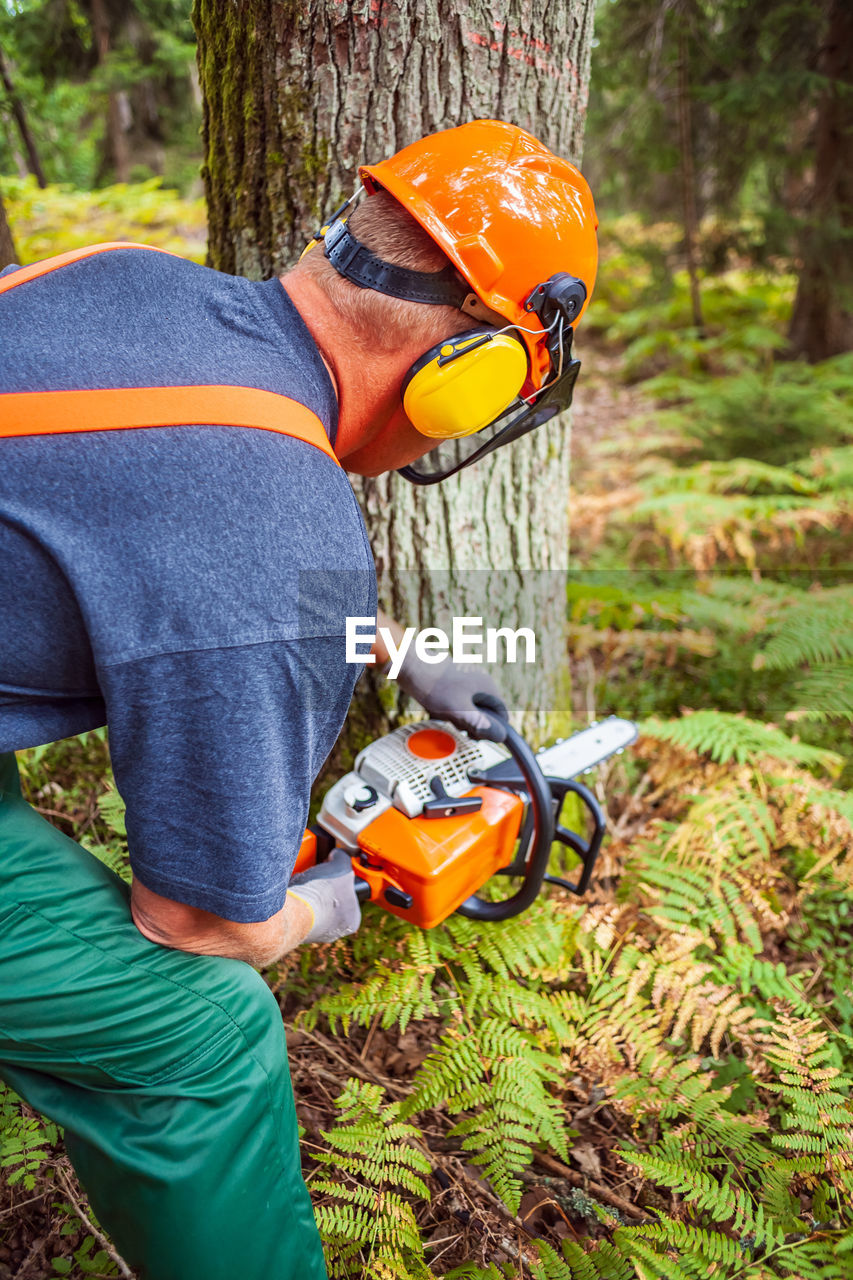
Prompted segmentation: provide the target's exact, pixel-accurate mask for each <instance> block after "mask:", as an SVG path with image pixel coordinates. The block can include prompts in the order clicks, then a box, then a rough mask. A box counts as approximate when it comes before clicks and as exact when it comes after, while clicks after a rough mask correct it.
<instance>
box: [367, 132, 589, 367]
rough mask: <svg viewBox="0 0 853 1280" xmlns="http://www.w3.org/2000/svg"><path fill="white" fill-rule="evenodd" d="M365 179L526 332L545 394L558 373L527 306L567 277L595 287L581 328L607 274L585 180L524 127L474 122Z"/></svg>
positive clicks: (415, 146)
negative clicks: (600, 269)
mask: <svg viewBox="0 0 853 1280" xmlns="http://www.w3.org/2000/svg"><path fill="white" fill-rule="evenodd" d="M359 175H360V177H361V180H362V182H363V183H364V187H365V190H366V191H367V193H368V195H372V194H373V193H374V192H375V191H376V190H377V189H378V188H380V187H381V188H383V189H384V190H385V191H387V192H388V193H389V195H391V196H393V197H394V199H395V200H397V201H399V203H400V204H401V205H403V207H404V208H405V209H407V210H408V212H409V213H410V214H411V215H412V217H413V218H415V219H416V221H417V222H419V223H420V225H421V226H422V227H423V228H424V230H425V231H427V232H428V233H429V235H430V236H431V237H432V239H433V240H435V241H436V243H437V244H438V245H439V246H440V247H441V249H442V250H443V251H444V253H445V254H446V255H447V257H448V258H449V259H450V261H451V262H452V263H453V264H454V266H455V267H456V268H457V269H458V270H459V271H460V272H461V273H462V275H463V276H464V277H465V279H466V281H467V282H468V283H469V284H470V286H471V288H472V290H473V291H474V292H475V293H476V295H477V297H478V298H479V299H480V300H481V302H483V303H484V304H485V306H486V307H487V308H489V309H490V310H491V311H495V312H497V313H498V315H500V316H502V317H504V318H505V319H506V320H508V321H509V322H510V323H511V324H514V325H518V326H519V329H520V330H521V336H522V337H523V340H524V343H525V345H526V347H527V350H528V354H529V356H530V376H531V382H532V384H533V386H534V387H537V388H538V387H540V386H542V384H543V380H544V379H545V378H546V377H547V376H548V372H549V369H550V366H551V360H550V357H549V354H548V351H547V348H546V342H545V336H546V331H545V328H544V326H543V325H542V323H541V321H540V318H539V316H538V315H537V314H536V313H535V312H534V311H532V310H531V309H530V308H529V307H528V308H525V305H524V304H525V302H528V300H529V298H530V297H531V294H532V292H533V290H534V289H536V287H537V285H539V284H540V283H542V282H544V281H547V280H548V279H549V278H550V277H552V276H554V275H555V274H556V273H558V272H565V273H567V274H568V275H570V276H574V277H577V278H579V279H580V280H582V281H583V283H584V285H585V286H586V300H585V301H584V303H583V306H582V307H581V309H580V311H579V312H578V315H577V317H575V319H574V321H573V323H576V321H577V319H579V318H580V316H581V315H582V314H583V312H584V311H585V310H586V307H587V305H588V303H589V299H590V297H591V295H592V290H593V285H594V283H595V275H596V269H597V266H598V242H597V239H596V234H595V232H596V227H597V226H598V219H597V218H596V215H595V205H594V203H593V199H592V192H591V191H590V189H589V186H588V185H587V182H586V179H585V178H584V177H583V175H582V174H581V172H580V170H579V169H576V168H575V166H574V165H573V164H570V163H569V162H568V161H567V160H561V159H560V158H559V156H555V155H554V154H553V152H551V151H549V150H548V148H547V147H545V146H543V145H542V143H541V142H538V141H537V139H536V138H534V137H533V136H532V135H531V134H529V133H526V132H525V130H524V129H520V128H519V127H518V126H517V125H512V124H505V123H503V122H502V121H500V120H474V121H472V122H471V123H469V124H462V125H459V126H458V127H457V128H455V129H444V130H442V131H441V132H440V133H432V134H429V135H428V136H427V137H425V138H421V140H420V141H419V142H413V143H412V145H411V146H408V147H404V148H403V150H402V151H398V152H397V154H396V155H393V156H391V157H390V159H388V160H383V161H381V162H380V163H379V164H375V165H363V166H362V167H361V168H360V169H359ZM525 330H528V332H524V331H525ZM530 330H532V331H533V332H529V331H530Z"/></svg>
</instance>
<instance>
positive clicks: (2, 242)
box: [0, 197, 18, 271]
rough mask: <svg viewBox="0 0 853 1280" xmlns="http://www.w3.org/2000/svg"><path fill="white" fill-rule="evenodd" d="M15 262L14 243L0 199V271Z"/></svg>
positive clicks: (0, 198)
mask: <svg viewBox="0 0 853 1280" xmlns="http://www.w3.org/2000/svg"><path fill="white" fill-rule="evenodd" d="M17 261H18V255H17V254H16V252H15V242H14V240H13V239H12V232H11V229H10V227H9V221H8V219H7V217H6V208H5V206H4V204H3V199H2V197H0V271H2V270H3V268H4V267H8V266H11V264H12V263H13V262H17Z"/></svg>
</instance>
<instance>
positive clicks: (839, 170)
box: [790, 0, 853, 361]
mask: <svg viewBox="0 0 853 1280" xmlns="http://www.w3.org/2000/svg"><path fill="white" fill-rule="evenodd" d="M820 71H821V73H822V74H823V75H824V76H826V77H827V84H826V87H825V89H824V91H823V94H822V96H821V100H820V104H819V106H818V114H817V125H816V129H815V134H816V136H815V174H814V186H813V190H812V194H811V201H810V208H809V211H808V215H809V216H808V217H807V219H806V220H805V221H804V223H803V227H802V233H801V236H800V257H801V264H802V265H801V268H800V278H799V282H798V285H797V296H796V299H795V301H794V313H793V317H792V320H791V331H790V343H791V353H792V354H793V355H795V356H802V357H805V359H806V360H810V361H816V360H826V359H827V358H828V357H829V356H834V355H838V354H840V353H841V352H842V351H851V350H853V6H851V5H850V2H849V0H829V4H828V12H827V31H826V39H825V42H824V45H823V48H822V50H821V56H820Z"/></svg>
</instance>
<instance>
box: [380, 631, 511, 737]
mask: <svg viewBox="0 0 853 1280" xmlns="http://www.w3.org/2000/svg"><path fill="white" fill-rule="evenodd" d="M397 683H398V685H399V686H400V688H401V689H402V690H403V692H404V693H408V694H409V696H410V697H412V698H414V700H415V702H419V703H420V704H421V706H422V707H423V709H424V711H427V712H428V713H429V714H430V715H431V716H434V717H435V719H436V720H449V721H450V723H451V724H455V725H456V727H457V729H464V730H465V732H466V733H470V734H471V736H472V737H474V738H491V740H492V741H493V742H503V740H504V736H505V735H504V733H503V731H502V730H501V727H500V725H497V724H495V723H494V721H493V720H492V719H491V717H490V716H486V715H483V712H482V711H480V710H478V706H482V707H488V708H489V709H490V710H491V711H496V712H497V714H498V715H499V716H501V717H502V718H503V719H504V720H508V719H509V715H508V713H507V709H506V707H505V706H504V704H503V702H502V701H501V696H500V694H499V692H498V686H497V685H496V684H495V682H494V680H493V679H492V677H491V676H490V675H487V673H486V672H485V671H477V670H472V669H471V668H468V667H463V666H459V665H457V664H456V663H454V662H451V661H450V659H449V658H445V660H444V662H440V663H439V662H423V661H422V660H421V659H420V658H419V657H418V656H417V654H416V653H415V652H414V650H413V649H410V650H409V652H408V653H407V654H406V656H405V658H404V659H403V665H402V666H401V667H400V672H399V675H398V676H397Z"/></svg>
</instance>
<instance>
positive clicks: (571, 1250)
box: [530, 1240, 636, 1280]
mask: <svg viewBox="0 0 853 1280" xmlns="http://www.w3.org/2000/svg"><path fill="white" fill-rule="evenodd" d="M536 1247H537V1249H538V1252H539V1261H538V1262H534V1263H533V1264H532V1266H531V1268H530V1273H531V1275H532V1276H533V1280H635V1276H636V1272H635V1271H634V1268H633V1267H632V1265H631V1263H630V1261H629V1260H628V1259H627V1258H626V1257H625V1256H624V1255H623V1254H622V1253H621V1252H620V1251H619V1250H618V1249H615V1248H614V1247H613V1245H611V1244H609V1243H608V1242H607V1241H602V1242H599V1243H598V1244H596V1245H595V1246H594V1247H593V1248H592V1249H591V1250H590V1251H589V1253H585V1252H584V1250H583V1249H581V1247H580V1245H577V1244H575V1243H574V1241H570V1240H564V1241H563V1254H562V1257H561V1256H560V1255H559V1254H558V1253H557V1252H556V1250H555V1249H553V1248H552V1247H551V1246H550V1245H549V1244H548V1243H547V1242H546V1241H544V1240H538V1241H537V1242H536Z"/></svg>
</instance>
